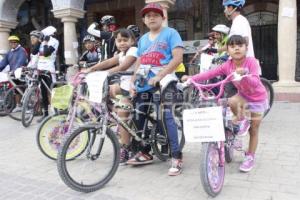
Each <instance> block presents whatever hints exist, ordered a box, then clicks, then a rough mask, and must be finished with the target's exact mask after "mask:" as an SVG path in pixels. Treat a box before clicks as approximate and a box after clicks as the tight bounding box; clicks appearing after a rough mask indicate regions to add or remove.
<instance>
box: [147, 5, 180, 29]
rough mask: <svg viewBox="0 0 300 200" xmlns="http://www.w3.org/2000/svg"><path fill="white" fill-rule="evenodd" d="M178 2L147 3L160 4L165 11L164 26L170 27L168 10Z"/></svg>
mask: <svg viewBox="0 0 300 200" xmlns="http://www.w3.org/2000/svg"><path fill="white" fill-rule="evenodd" d="M175 2H176V0H146V3H159V4H160V5H161V6H162V7H163V10H164V16H165V18H166V19H165V20H164V23H163V26H168V9H169V8H170V6H171V5H174V4H175Z"/></svg>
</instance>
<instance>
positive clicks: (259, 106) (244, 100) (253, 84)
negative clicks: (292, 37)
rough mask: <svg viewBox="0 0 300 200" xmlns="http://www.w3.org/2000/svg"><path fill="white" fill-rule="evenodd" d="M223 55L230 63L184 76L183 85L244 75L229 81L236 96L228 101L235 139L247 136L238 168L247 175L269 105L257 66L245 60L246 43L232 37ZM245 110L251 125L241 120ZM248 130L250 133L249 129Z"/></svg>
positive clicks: (253, 59)
mask: <svg viewBox="0 0 300 200" xmlns="http://www.w3.org/2000/svg"><path fill="white" fill-rule="evenodd" d="M227 51H228V53H229V55H230V56H231V58H232V59H230V60H228V61H227V62H225V63H224V64H222V65H221V66H220V67H217V68H215V69H213V70H210V71H207V72H205V73H202V74H197V75H194V76H192V77H188V76H185V77H183V78H182V80H183V81H185V80H188V79H189V78H190V79H192V80H193V81H197V82H198V81H204V80H208V79H211V78H213V77H216V76H219V75H230V74H231V73H233V72H236V73H238V74H240V75H247V76H246V77H244V78H242V79H241V80H240V81H233V84H234V86H235V87H236V88H237V89H238V93H237V94H236V95H235V96H233V97H231V98H229V102H228V103H229V106H230V108H231V110H232V112H233V114H234V115H235V116H236V120H237V121H236V123H239V125H240V130H239V133H238V134H239V135H245V134H246V133H247V132H248V130H249V132H250V141H249V148H248V151H247V152H246V154H245V159H244V161H243V162H242V164H241V165H240V170H241V171H243V172H248V171H250V170H251V169H252V168H253V166H254V157H255V156H254V155H255V151H256V148H257V144H258V130H259V126H260V123H261V120H262V117H263V114H264V112H265V110H267V109H268V107H269V104H268V100H267V91H266V89H265V87H264V86H263V84H262V83H261V81H260V77H259V72H258V66H257V65H258V64H257V61H256V59H255V58H253V57H246V54H247V41H246V39H245V38H244V37H242V36H240V35H233V36H231V37H230V38H229V40H228V42H227ZM245 108H247V109H249V111H250V117H251V124H250V122H249V120H248V119H247V118H246V116H245V111H246V110H245ZM249 128H250V129H249Z"/></svg>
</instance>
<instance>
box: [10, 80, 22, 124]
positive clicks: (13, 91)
mask: <svg viewBox="0 0 300 200" xmlns="http://www.w3.org/2000/svg"><path fill="white" fill-rule="evenodd" d="M25 89H26V86H25V85H17V86H15V87H12V88H10V89H9V90H8V91H7V93H6V96H5V112H6V113H7V114H8V116H9V117H10V118H12V119H14V120H17V121H21V118H22V112H21V111H17V112H13V110H14V108H15V107H16V99H15V96H16V94H19V95H21V94H20V92H19V91H20V90H21V91H22V92H24V91H25ZM22 98H23V96H20V99H22ZM21 103H22V102H21Z"/></svg>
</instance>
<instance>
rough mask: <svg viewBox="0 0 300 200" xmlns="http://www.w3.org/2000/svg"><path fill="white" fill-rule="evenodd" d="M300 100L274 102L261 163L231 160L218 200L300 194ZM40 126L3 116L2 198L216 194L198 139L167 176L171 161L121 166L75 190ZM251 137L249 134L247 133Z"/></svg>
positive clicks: (116, 199)
mask: <svg viewBox="0 0 300 200" xmlns="http://www.w3.org/2000/svg"><path fill="white" fill-rule="evenodd" d="M299 118H300V104H299V103H285V102H277V103H275V105H274V107H273V109H272V111H271V112H270V114H269V115H268V116H267V118H266V119H265V120H264V122H263V125H262V127H261V131H260V142H259V147H258V151H257V162H256V167H255V168H254V169H253V171H251V172H250V173H240V172H239V171H238V166H239V162H240V161H241V160H242V154H241V153H240V152H235V153H236V154H235V158H234V161H233V162H232V163H230V164H228V165H226V167H227V168H226V178H225V184H224V188H223V190H222V192H221V194H220V195H219V196H218V197H217V198H215V199H217V200H219V199H220V200H229V199H230V200H241V199H242V200H243V199H245V200H252V199H253V200H298V199H300V189H299V188H300V170H299V167H300V131H299V130H300V123H299ZM36 128H37V125H32V126H31V127H29V128H27V129H25V128H23V127H22V125H21V124H20V122H16V121H13V120H11V119H10V118H8V117H4V118H0V150H1V151H0V152H1V155H0V199H1V200H2V199H3V200H15V199H22V200H43V199H56V200H59V199H64V200H65V199H66V200H71V199H73V200H83V199H87V200H181V199H182V200H196V199H197V200H199V199H211V198H209V197H208V196H207V195H206V193H205V192H204V191H203V189H202V186H201V182H200V177H199V154H200V148H201V147H200V145H199V144H186V146H185V149H184V172H183V174H182V175H180V176H178V177H168V176H167V169H168V167H169V163H167V162H166V163H163V162H160V161H156V162H155V164H153V165H148V166H143V167H128V166H120V167H119V170H118V172H117V173H116V175H115V176H114V178H113V179H112V180H111V181H110V182H109V183H108V184H107V185H106V187H104V188H103V189H101V190H99V191H97V192H94V193H89V194H83V193H78V192H75V191H72V190H71V189H69V188H68V187H67V186H65V185H64V183H63V182H62V181H61V180H60V178H59V176H58V173H57V169H56V163H55V162H54V161H52V160H49V159H48V158H46V157H45V156H43V155H42V154H41V152H39V150H38V147H37V145H36V138H35V135H36ZM246 140H247V138H246Z"/></svg>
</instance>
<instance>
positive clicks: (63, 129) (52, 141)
mask: <svg viewBox="0 0 300 200" xmlns="http://www.w3.org/2000/svg"><path fill="white" fill-rule="evenodd" d="M66 120H67V115H66V114H58V115H54V116H48V117H47V118H45V119H44V120H43V122H42V123H41V124H40V126H39V127H38V131H37V135H36V139H37V144H38V147H39V149H40V151H41V152H42V153H43V154H44V155H45V156H46V157H48V158H50V159H52V160H56V159H57V154H58V150H59V148H60V147H61V143H62V141H63V138H64V137H65V136H66V133H67V131H68V128H69V126H68V124H69V123H68V122H67V121H66ZM79 124H82V121H81V120H80V119H79V118H75V122H74V125H73V128H74V127H78V125H79ZM87 139H88V138H87V137H86V138H85V140H83V139H82V143H83V144H87V143H88V141H87ZM85 148H86V145H81V146H79V147H78V149H77V150H73V151H72V153H70V154H68V155H67V156H66V159H67V160H71V159H74V158H75V157H77V156H79V155H80V154H81V153H82V152H83V151H84V149H85Z"/></svg>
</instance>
